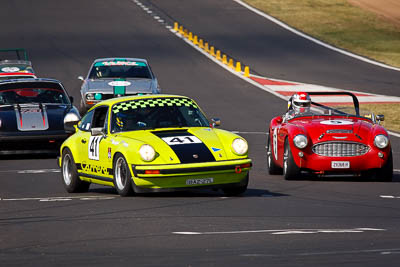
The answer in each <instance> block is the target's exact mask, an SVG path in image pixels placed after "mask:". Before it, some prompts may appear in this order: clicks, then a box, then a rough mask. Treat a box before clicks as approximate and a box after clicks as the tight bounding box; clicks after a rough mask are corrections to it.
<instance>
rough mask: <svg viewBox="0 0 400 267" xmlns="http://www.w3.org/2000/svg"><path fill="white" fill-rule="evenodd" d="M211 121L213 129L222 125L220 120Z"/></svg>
mask: <svg viewBox="0 0 400 267" xmlns="http://www.w3.org/2000/svg"><path fill="white" fill-rule="evenodd" d="M211 121H212V126H213V127H216V126H220V125H221V120H220V119H218V118H213V119H211Z"/></svg>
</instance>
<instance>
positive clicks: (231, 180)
mask: <svg viewBox="0 0 400 267" xmlns="http://www.w3.org/2000/svg"><path fill="white" fill-rule="evenodd" d="M76 124H77V122H76V121H72V120H71V121H66V122H65V128H66V129H68V130H70V131H76V132H75V133H74V134H73V135H71V136H70V137H69V138H68V139H67V140H66V141H65V142H64V143H63V145H62V146H61V148H60V153H61V157H60V158H59V165H60V167H61V173H62V182H63V184H64V186H65V188H66V190H67V191H68V192H70V193H73V192H85V191H87V190H88V189H89V185H90V183H96V184H102V185H107V186H112V187H115V188H116V190H117V191H118V193H119V194H120V195H121V196H128V195H132V194H133V193H135V192H136V193H141V192H163V191H173V190H183V189H188V188H212V189H222V190H223V191H224V193H225V194H227V195H238V194H241V193H243V192H245V191H246V189H247V185H248V181H249V170H250V168H251V164H252V162H251V159H249V158H248V155H247V152H248V145H247V142H246V140H245V139H243V138H242V137H240V136H238V135H236V134H233V133H231V132H228V131H224V130H220V129H215V128H214V126H216V125H219V120H218V119H214V120H213V123H212V124H210V123H209V121H208V120H207V118H206V117H205V115H204V114H203V112H202V111H201V110H200V108H199V107H198V106H197V104H196V103H195V102H194V101H193V100H192V99H190V98H187V97H183V96H173V95H146V96H128V97H122V98H114V99H109V100H106V101H103V102H100V103H98V104H97V105H95V106H94V107H92V108H91V109H90V110H89V111H88V113H87V114H86V115H85V116H84V117H83V118H82V119H81V120H80V121H79V123H78V124H77V126H76Z"/></svg>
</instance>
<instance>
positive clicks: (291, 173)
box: [283, 138, 301, 180]
mask: <svg viewBox="0 0 400 267" xmlns="http://www.w3.org/2000/svg"><path fill="white" fill-rule="evenodd" d="M283 176H284V177H285V179H286V180H294V179H299V178H301V173H300V168H299V167H297V165H296V162H294V159H293V155H292V151H291V149H290V144H289V140H288V139H287V138H286V140H285V152H284V154H283Z"/></svg>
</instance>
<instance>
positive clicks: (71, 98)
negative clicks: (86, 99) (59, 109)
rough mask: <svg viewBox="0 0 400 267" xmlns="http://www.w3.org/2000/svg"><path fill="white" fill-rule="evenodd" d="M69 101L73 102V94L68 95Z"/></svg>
mask: <svg viewBox="0 0 400 267" xmlns="http://www.w3.org/2000/svg"><path fill="white" fill-rule="evenodd" d="M69 101H71V104H73V103H74V97H73V96H69Z"/></svg>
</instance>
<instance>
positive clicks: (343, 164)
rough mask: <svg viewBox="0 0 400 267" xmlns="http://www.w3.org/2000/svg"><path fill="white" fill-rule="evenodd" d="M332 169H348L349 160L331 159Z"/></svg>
mask: <svg viewBox="0 0 400 267" xmlns="http://www.w3.org/2000/svg"><path fill="white" fill-rule="evenodd" d="M331 167H332V169H348V168H350V161H332V162H331Z"/></svg>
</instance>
